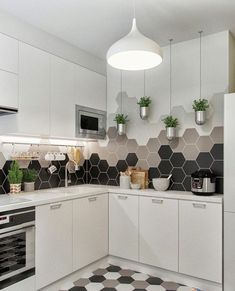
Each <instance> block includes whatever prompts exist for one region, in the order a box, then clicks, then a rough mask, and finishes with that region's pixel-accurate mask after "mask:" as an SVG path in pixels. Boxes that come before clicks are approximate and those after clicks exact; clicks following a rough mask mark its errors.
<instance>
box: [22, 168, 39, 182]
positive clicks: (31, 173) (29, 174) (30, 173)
mask: <svg viewBox="0 0 235 291" xmlns="http://www.w3.org/2000/svg"><path fill="white" fill-rule="evenodd" d="M36 179H37V171H36V170H35V169H27V170H24V174H23V181H24V182H28V183H29V182H35V181H36Z"/></svg>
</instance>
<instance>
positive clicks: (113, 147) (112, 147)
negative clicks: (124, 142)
mask: <svg viewBox="0 0 235 291" xmlns="http://www.w3.org/2000/svg"><path fill="white" fill-rule="evenodd" d="M117 148H118V145H117V143H116V140H110V141H109V142H108V145H107V151H108V152H110V153H114V152H116V150H117Z"/></svg>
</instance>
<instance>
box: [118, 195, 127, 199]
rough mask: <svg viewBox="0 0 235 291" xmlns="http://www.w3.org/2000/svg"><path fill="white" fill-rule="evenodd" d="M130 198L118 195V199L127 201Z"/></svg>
mask: <svg viewBox="0 0 235 291" xmlns="http://www.w3.org/2000/svg"><path fill="white" fill-rule="evenodd" d="M127 198H128V197H127V196H124V195H118V199H121V200H126V199H127Z"/></svg>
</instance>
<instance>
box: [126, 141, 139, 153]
mask: <svg viewBox="0 0 235 291" xmlns="http://www.w3.org/2000/svg"><path fill="white" fill-rule="evenodd" d="M126 147H127V151H128V152H129V153H135V152H136V150H137V147H138V144H137V142H136V140H135V139H128V140H127V143H126Z"/></svg>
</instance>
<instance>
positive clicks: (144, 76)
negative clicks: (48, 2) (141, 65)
mask: <svg viewBox="0 0 235 291" xmlns="http://www.w3.org/2000/svg"><path fill="white" fill-rule="evenodd" d="M145 72H146V71H145V70H144V96H145V87H146V85H145V83H146V75H145Z"/></svg>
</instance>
